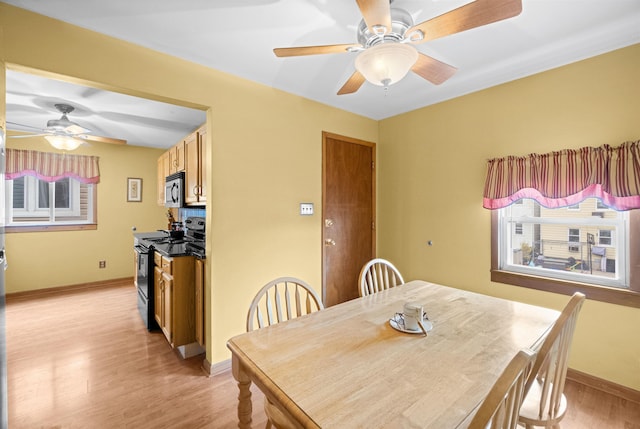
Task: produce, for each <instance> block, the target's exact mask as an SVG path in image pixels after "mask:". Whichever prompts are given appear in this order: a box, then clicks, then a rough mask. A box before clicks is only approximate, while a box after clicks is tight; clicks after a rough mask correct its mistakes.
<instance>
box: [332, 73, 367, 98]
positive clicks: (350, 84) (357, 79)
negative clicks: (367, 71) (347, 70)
mask: <svg viewBox="0 0 640 429" xmlns="http://www.w3.org/2000/svg"><path fill="white" fill-rule="evenodd" d="M364 81H365V79H364V76H363V75H362V73H360V72H359V71H358V70H356V71H355V72H353V74H352V75H351V77H350V78H349V79H348V80H347V81H346V82H345V84H344V85H342V88H340V90H339V91H338V95H344V94H352V93H354V92H356V91H357V90H359V89H360V87H361V86H362V84H363V83H364Z"/></svg>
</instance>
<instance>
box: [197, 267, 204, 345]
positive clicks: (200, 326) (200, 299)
mask: <svg viewBox="0 0 640 429" xmlns="http://www.w3.org/2000/svg"><path fill="white" fill-rule="evenodd" d="M195 266H196V272H195V277H196V278H195V283H196V290H195V293H196V309H195V311H196V341H197V342H198V344H200V346H202V347H205V340H204V338H205V326H204V320H205V315H204V308H205V303H204V266H205V264H204V259H196V260H195Z"/></svg>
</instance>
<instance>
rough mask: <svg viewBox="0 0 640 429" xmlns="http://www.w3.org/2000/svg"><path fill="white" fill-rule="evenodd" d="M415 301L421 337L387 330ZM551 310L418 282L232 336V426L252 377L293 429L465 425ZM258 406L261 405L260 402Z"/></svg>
mask: <svg viewBox="0 0 640 429" xmlns="http://www.w3.org/2000/svg"><path fill="white" fill-rule="evenodd" d="M406 302H416V303H420V304H422V305H423V307H424V311H425V313H426V314H427V317H428V318H429V322H430V323H431V325H432V329H431V331H429V332H428V335H426V336H425V335H424V334H423V333H415V334H414V333H405V332H400V331H398V330H396V329H394V328H393V327H392V326H391V324H390V319H391V318H393V317H394V315H395V313H399V312H402V309H403V305H404V303H406ZM558 315H559V312H558V311H555V310H551V309H548V308H543V307H537V306H533V305H529V304H523V303H519V302H515V301H509V300H506V299H501V298H495V297H491V296H487V295H482V294H478V293H473V292H469V291H465V290H462V289H456V288H452V287H447V286H442V285H438V284H434V283H428V282H425V281H412V282H409V283H406V284H403V285H401V286H398V287H395V288H392V289H389V290H386V291H382V292H378V293H375V294H372V295H369V296H366V297H362V298H358V299H354V300H351V301H348V302H345V303H342V304H338V305H335V306H333V307H329V308H326V309H324V310H321V311H318V312H315V313H312V314H309V315H306V316H302V317H299V318H296V319H292V320H289V321H286V322H282V323H278V324H275V325H271V326H269V327H266V328H262V329H258V330H255V331H252V332H248V333H245V334H241V335H238V336H235V337H233V338H231V339H230V340H229V341H228V342H227V347H228V348H229V349H230V350H231V353H232V372H233V376H234V377H235V379H236V380H237V381H238V386H239V390H240V393H239V396H238V398H239V400H238V418H239V425H238V426H239V427H240V428H250V427H251V413H252V403H251V391H250V390H249V389H250V386H251V383H255V384H256V385H257V386H258V387H259V388H260V390H262V392H264V394H265V396H266V397H267V398H269V400H271V402H273V403H274V404H275V405H276V406H277V407H278V408H279V409H281V410H282V412H283V413H285V414H286V415H287V416H288V417H289V418H290V419H292V420H293V421H295V422H297V423H296V424H297V425H298V426H299V427H301V428H436V429H448V428H458V427H466V425H467V424H468V423H469V421H470V419H471V418H472V417H473V415H474V414H475V410H476V408H477V407H478V405H479V404H480V402H481V401H482V400H483V398H484V397H485V396H486V394H487V393H488V392H489V390H490V389H491V387H492V385H493V383H494V382H495V381H496V379H497V378H498V376H499V375H500V374H501V372H502V370H503V369H504V368H505V367H506V365H507V364H508V362H509V361H510V360H511V359H512V358H513V356H514V355H515V354H516V353H517V352H518V351H519V350H520V349H522V348H534V349H535V348H536V347H538V346H539V344H540V343H541V341H542V340H543V339H544V337H545V335H546V333H547V332H548V330H549V328H550V327H551V326H552V325H553V323H554V321H555V320H556V319H557V317H558ZM260 406H262V404H260Z"/></svg>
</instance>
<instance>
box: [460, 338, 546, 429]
mask: <svg viewBox="0 0 640 429" xmlns="http://www.w3.org/2000/svg"><path fill="white" fill-rule="evenodd" d="M535 356H536V353H535V352H534V351H532V350H529V349H523V350H520V351H519V352H518V354H517V355H515V356H514V358H513V359H512V360H511V362H509V364H508V365H507V367H506V368H505V369H504V371H503V372H502V374H501V375H500V377H498V379H497V380H496V382H495V383H494V385H493V387H492V388H491V390H490V391H489V393H488V394H487V396H486V397H485V398H484V400H483V401H482V403H481V404H480V406H479V407H478V411H477V412H476V414H475V415H474V416H473V419H472V420H471V423H470V424H469V426H468V427H469V429H486V428H490V429H515V428H516V427H517V426H518V413H519V411H520V405H521V404H522V400H523V399H524V386H525V383H526V381H527V377H528V375H529V372H530V371H531V367H532V366H533V362H534V359H535Z"/></svg>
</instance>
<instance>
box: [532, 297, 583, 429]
mask: <svg viewBox="0 0 640 429" xmlns="http://www.w3.org/2000/svg"><path fill="white" fill-rule="evenodd" d="M584 301H585V296H584V294H582V293H580V292H576V293H575V294H574V295H573V296H572V297H571V299H570V300H569V302H568V303H567V305H566V306H565V308H564V309H563V310H562V313H560V316H559V317H558V320H556V322H555V323H554V324H553V327H552V328H551V330H550V331H549V334H548V335H547V337H546V338H545V339H544V341H543V342H542V345H541V346H540V350H539V351H538V356H537V358H536V361H535V363H534V365H533V368H532V370H531V375H530V376H529V379H528V380H527V384H526V385H525V395H526V396H525V399H524V402H523V403H522V408H521V409H520V419H519V422H520V424H523V425H524V426H525V428H527V429H533V427H534V426H543V427H545V428H556V429H558V428H560V425H559V423H560V420H562V418H563V417H564V414H565V412H566V410H567V398H566V397H565V396H564V382H565V379H566V376H567V365H568V362H569V351H570V349H571V341H572V339H573V332H574V330H575V327H576V320H577V318H578V314H579V313H580V309H581V308H582V304H583V303H584Z"/></svg>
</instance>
